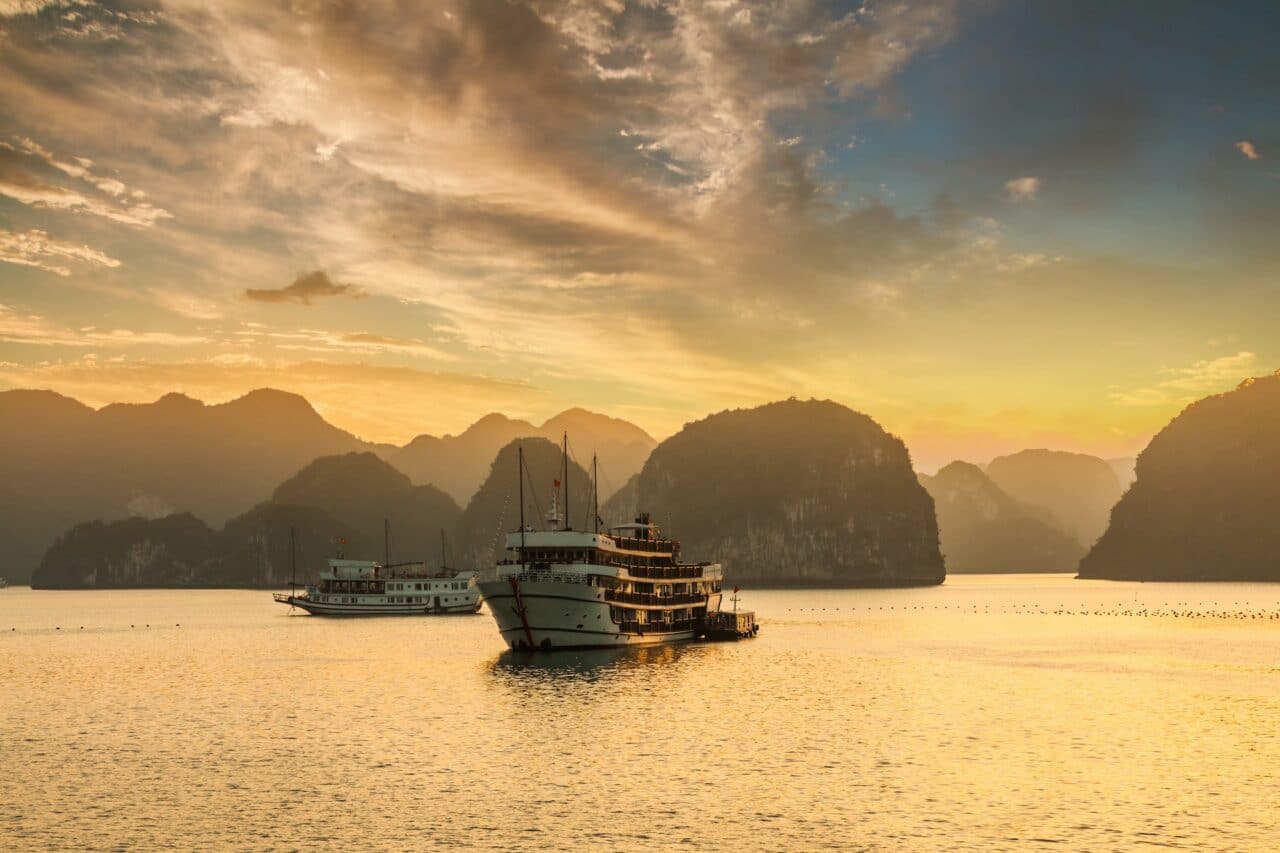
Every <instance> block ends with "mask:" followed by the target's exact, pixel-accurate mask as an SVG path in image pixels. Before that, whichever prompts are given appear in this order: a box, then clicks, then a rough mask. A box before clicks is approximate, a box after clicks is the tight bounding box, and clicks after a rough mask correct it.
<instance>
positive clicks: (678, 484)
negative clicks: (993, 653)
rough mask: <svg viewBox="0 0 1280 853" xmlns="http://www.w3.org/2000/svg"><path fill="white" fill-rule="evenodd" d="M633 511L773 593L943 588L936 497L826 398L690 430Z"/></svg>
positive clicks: (730, 415) (689, 551)
mask: <svg viewBox="0 0 1280 853" xmlns="http://www.w3.org/2000/svg"><path fill="white" fill-rule="evenodd" d="M638 495H639V498H638V506H639V509H640V510H642V511H648V512H651V513H653V517H654V519H655V520H656V521H657V522H658V523H659V524H661V525H662V526H663V529H664V531H665V532H667V533H669V534H671V535H673V536H675V537H677V538H679V539H680V540H681V541H682V544H683V549H684V552H683V553H684V557H685V558H686V559H692V560H710V561H718V562H721V563H723V564H724V566H725V571H726V573H727V575H728V577H729V578H731V579H734V580H739V581H742V582H744V583H753V584H759V585H766V584H767V585H777V586H786V585H792V586H804V585H833V586H901V585H918V584H936V583H941V582H942V580H943V577H944V569H943V563H942V555H941V553H940V552H939V550H938V527H937V522H936V521H935V519H934V512H933V500H932V499H931V498H930V497H929V494H928V493H927V492H926V491H925V490H924V487H922V486H921V485H920V483H919V482H918V481H917V480H916V477H915V474H914V473H913V472H912V469H911V460H910V458H909V456H908V454H907V449H906V447H905V446H904V445H903V444H902V442H901V441H900V440H899V439H897V438H895V437H893V436H891V435H889V434H888V433H886V432H885V431H884V430H883V429H881V428H880V426H879V425H878V424H876V422H875V421H873V420H872V419H871V418H869V417H867V416H866V415H862V414H859V413H857V412H854V411H851V410H849V409H847V408H845V407H843V406H840V405H838V404H836V403H832V402H829V401H817V400H810V401H807V402H802V401H797V400H788V401H785V402H779V403H772V404H769V405H766V406H761V407H759V408H756V409H747V410H737V411H727V412H721V413H720V414H717V415H712V416H711V417H708V418H705V419H703V420H701V421H697V422H696V423H692V424H689V425H688V426H686V427H685V428H684V429H683V430H681V431H680V432H679V433H677V434H676V435H674V436H672V437H671V438H669V439H667V440H666V441H664V442H662V443H661V444H660V445H658V447H657V448H656V449H655V450H654V451H653V453H652V455H651V456H650V457H649V461H648V462H647V463H646V464H645V466H644V469H643V471H642V472H641V474H640V480H639V483H638Z"/></svg>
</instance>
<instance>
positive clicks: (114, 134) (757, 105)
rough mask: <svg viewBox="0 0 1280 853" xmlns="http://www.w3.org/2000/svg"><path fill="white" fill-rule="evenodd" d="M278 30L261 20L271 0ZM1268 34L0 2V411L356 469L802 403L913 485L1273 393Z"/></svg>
mask: <svg viewBox="0 0 1280 853" xmlns="http://www.w3.org/2000/svg"><path fill="white" fill-rule="evenodd" d="M280 5H283V4H280ZM1277 34H1280V4H1276V3H1274V2H1260V3H1253V4H1250V3H1225V4H1213V3H1196V4H1193V3H1178V2H1149V3H1139V2H1133V3H1049V2H1023V3H1013V2H1008V3H1006V2H999V0H979V1H978V2H919V3H910V4H897V3H889V2H875V3H873V2H867V3H863V4H858V3H853V4H837V3H819V2H803V1H802V0H797V2H786V1H785V0H784V2H777V3H756V2H732V0H716V2H688V3H663V2H658V0H652V1H651V2H641V3H634V4H626V3H623V2H610V1H609V0H602V2H595V3H593V2H589V0H576V2H518V1H517V0H512V2H506V1H505V0H487V2H474V3H466V2H460V3H451V2H439V3H392V2H362V3H341V2H334V3H318V2H317V3H307V2H299V3H295V4H293V8H292V9H291V10H289V11H285V10H282V9H278V8H277V4H273V3H269V2H263V0H254V2H241V0H220V1H219V2H217V3H205V2H185V0H181V1H180V2H172V3H157V4H107V3H91V2H57V0H52V2H51V1H50V0H0V389H5V388H23V387H39V388H52V389H55V390H57V391H60V392H62V393H65V394H68V395H70V396H73V397H76V398H77V399H80V400H83V401H85V402H87V403H90V404H91V405H102V404H105V403H108V402H113V401H131V402H140V401H149V400H154V399H156V398H157V397H159V396H161V395H162V394H164V393H165V392H168V391H173V390H180V391H184V392H186V393H188V394H190V395H191V396H194V397H198V398H200V399H203V400H206V401H209V402H215V401H222V400H226V399H230V398H232V397H235V396H239V395H241V394H243V393H244V392H246V391H248V390H251V389H253V388H257V387H263V386H272V387H277V388H284V389H288V390H292V391H297V392H299V393H302V394H304V395H305V396H306V397H308V399H310V400H311V401H312V402H313V404H315V406H316V408H317V409H318V410H319V411H320V412H321V414H323V415H324V416H325V417H326V418H327V419H329V420H330V421H331V422H333V423H335V424H337V425H338V426H341V427H343V428H346V429H349V430H352V431H353V432H356V433H358V434H360V435H361V436H363V437H365V438H369V439H374V440H386V441H395V442H404V441H406V440H407V439H409V438H411V437H412V436H414V435H417V434H419V433H423V432H430V433H436V434H440V433H445V432H457V431H459V430H461V429H463V428H465V427H466V425H467V424H469V423H470V422H472V421H474V420H475V419H476V418H478V417H479V416H480V415H483V414H484V413H486V412H489V411H495V410H496V411H501V412H504V413H506V414H508V415H511V416H515V417H527V418H532V419H535V420H541V419H543V418H545V417H547V416H549V415H552V414H554V413H555V412H557V411H559V410H561V409H564V408H567V407H569V406H575V405H577V406H584V407H587V408H590V409H593V410H596V411H600V412H604V413H607V414H610V415H615V416H619V417H624V418H627V419H629V420H632V421H634V422H636V423H637V424H639V425H640V426H642V427H644V428H645V429H647V430H649V431H650V432H651V433H652V434H654V435H655V437H659V438H661V437H663V436H666V435H669V434H671V433H672V432H674V431H676V430H678V429H679V428H680V426H681V424H683V423H684V422H686V421H688V420H691V419H694V418H699V417H702V416H704V415H705V414H708V413H710V412H713V411H717V410H720V409H724V408H728V407H737V406H745V405H754V404H758V403H762V402H765V401H769V400H775V399H779V398H784V397H788V396H793V395H794V396H799V397H811V396H812V397H821V398H831V399H834V400H837V401H839V402H841V403H844V404H846V405H849V406H851V407H853V408H855V409H858V410H860V411H864V412H866V413H867V414H869V415H871V416H872V417H874V418H876V419H877V420H879V421H880V422H881V423H882V424H883V425H884V426H885V427H886V428H888V429H890V430H892V431H893V432H895V433H896V434H898V435H900V436H901V437H903V438H904V439H905V440H906V442H907V444H908V446H909V447H910V448H911V450H912V453H913V455H914V457H915V458H916V461H917V463H918V465H919V466H920V467H921V468H924V469H932V468H935V467H937V466H938V465H939V464H942V463H945V462H946V461H948V460H950V459H953V458H957V457H960V458H966V459H975V460H984V459H989V458H990V457H991V456H993V455H995V454H998V453H1001V452H1007V451H1010V450H1015V449H1018V448H1022V447H1028V446H1032V447H1040V446H1049V447H1058V448H1063V449H1078V450H1085V451H1089V452H1096V453H1099V454H1101V455H1104V456H1116V455H1122V454H1130V453H1133V452H1136V451H1137V450H1139V449H1141V447H1142V446H1143V445H1144V444H1145V442H1146V440H1147V439H1148V438H1149V437H1150V436H1151V434H1152V433H1153V432H1154V431H1155V430H1157V429H1158V428H1159V427H1160V426H1162V425H1163V424H1164V423H1165V422H1166V421H1167V420H1168V419H1169V418H1170V417H1171V416H1172V415H1174V414H1176V413H1177V412H1178V411H1179V410H1180V409H1181V408H1182V406H1184V405H1185V404H1186V402H1188V401H1189V400H1192V399H1195V398H1197V397H1201V396H1204V395H1206V394H1209V393H1213V392H1217V391H1221V390H1225V389H1227V388H1231V387H1234V386H1235V385H1236V384H1237V383H1238V382H1239V381H1240V380H1241V379H1243V378H1245V377H1247V376H1253V375H1260V374H1264V373H1270V372H1272V371H1274V370H1275V369H1276V368H1277V367H1280V331H1277V330H1278V329H1280V280H1278V278H1277V261H1278V260H1280V97H1277V93H1280V48H1278V47H1277V44H1276V41H1277Z"/></svg>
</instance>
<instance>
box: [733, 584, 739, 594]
mask: <svg viewBox="0 0 1280 853" xmlns="http://www.w3.org/2000/svg"><path fill="white" fill-rule="evenodd" d="M733 594H734V595H737V594H738V585H737V584H736V583H735V584H734V585H733Z"/></svg>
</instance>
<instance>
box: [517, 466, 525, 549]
mask: <svg viewBox="0 0 1280 853" xmlns="http://www.w3.org/2000/svg"><path fill="white" fill-rule="evenodd" d="M516 450H517V451H518V452H519V458H520V462H519V471H518V472H517V477H518V478H519V480H520V569H521V571H523V570H524V569H525V563H524V445H523V444H521V445H520V446H519V447H517V448H516Z"/></svg>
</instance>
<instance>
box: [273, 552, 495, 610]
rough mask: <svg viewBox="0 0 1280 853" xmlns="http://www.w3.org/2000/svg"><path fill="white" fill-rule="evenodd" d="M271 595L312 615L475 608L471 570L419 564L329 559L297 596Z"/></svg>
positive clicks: (477, 595) (475, 590) (476, 591)
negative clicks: (437, 568) (433, 570)
mask: <svg viewBox="0 0 1280 853" xmlns="http://www.w3.org/2000/svg"><path fill="white" fill-rule="evenodd" d="M275 600H276V601H278V602H280V603H281V604H288V605H290V606H291V607H300V608H302V609H303V610H305V611H307V612H308V613H311V614H313V615H315V616H435V615H443V614H449V613H475V612H477V611H479V610H480V591H479V589H478V588H477V586H476V573H475V572H440V573H435V574H433V573H431V572H429V571H428V569H427V567H426V565H425V564H423V563H404V564H400V565H392V566H384V565H383V564H381V563H376V562H372V561H369V560H345V559H337V558H335V559H330V560H329V568H328V570H327V571H324V572H321V573H320V577H319V579H318V580H317V581H316V582H315V583H313V584H310V585H309V586H308V587H307V590H306V592H305V593H303V594H301V595H293V594H288V595H286V594H284V593H277V594H276V595H275Z"/></svg>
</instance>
